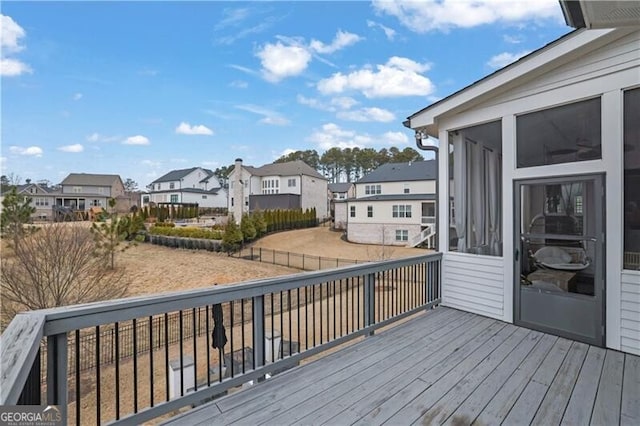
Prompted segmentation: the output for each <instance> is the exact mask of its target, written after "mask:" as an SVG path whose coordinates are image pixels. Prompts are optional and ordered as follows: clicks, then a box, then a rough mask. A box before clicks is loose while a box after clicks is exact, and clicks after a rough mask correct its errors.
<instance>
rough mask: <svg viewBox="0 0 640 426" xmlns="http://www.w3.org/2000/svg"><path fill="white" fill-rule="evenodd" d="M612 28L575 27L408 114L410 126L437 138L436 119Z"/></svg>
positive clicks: (465, 106) (499, 88)
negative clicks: (492, 71)
mask: <svg viewBox="0 0 640 426" xmlns="http://www.w3.org/2000/svg"><path fill="white" fill-rule="evenodd" d="M614 31H616V30H615V29H600V30H589V31H586V30H576V31H573V32H571V33H568V34H566V35H564V36H562V37H560V38H559V39H557V40H555V41H553V42H551V43H549V44H548V45H546V46H544V47H542V48H540V49H538V50H536V51H534V52H532V53H530V54H529V55H527V56H525V57H523V58H521V59H520V60H518V61H516V62H514V63H512V64H510V65H507V66H506V67H504V68H502V69H500V70H498V71H496V72H494V73H492V74H490V75H488V76H486V77H484V78H483V79H481V80H478V81H476V82H474V83H472V84H471V85H469V86H467V87H465V88H463V89H461V90H459V91H457V92H455V93H453V94H452V95H450V96H448V97H446V98H444V99H441V100H440V101H438V102H436V103H434V104H431V105H429V106H428V107H426V108H424V109H422V110H420V111H418V112H416V113H414V114H413V115H411V116H410V117H408V121H409V127H410V128H411V129H414V130H421V131H424V132H426V133H427V134H428V135H429V136H432V137H435V138H438V136H439V135H438V132H439V125H438V121H439V120H440V119H441V118H442V117H443V116H445V115H449V114H452V113H455V112H457V111H460V110H462V109H465V108H468V107H469V106H470V105H471V104H473V103H478V102H479V101H481V100H483V99H485V98H488V97H489V96H490V94H494V93H495V92H496V91H497V90H500V91H506V90H508V89H510V88H511V86H512V85H514V82H517V81H520V80H521V79H522V78H523V77H524V76H526V75H529V74H532V73H533V72H534V71H537V70H540V69H541V68H544V67H545V66H547V65H549V64H551V63H553V62H556V61H557V60H559V59H560V58H563V57H564V56H565V55H567V54H568V53H570V52H572V51H574V50H575V49H577V48H579V47H581V46H584V45H587V44H589V43H591V42H593V41H596V40H598V39H601V38H603V37H606V36H607V35H609V34H611V33H612V32H614Z"/></svg>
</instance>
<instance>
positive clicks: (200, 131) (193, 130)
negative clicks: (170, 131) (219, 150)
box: [176, 121, 213, 136]
mask: <svg viewBox="0 0 640 426" xmlns="http://www.w3.org/2000/svg"><path fill="white" fill-rule="evenodd" d="M176 133H177V134H179V135H207V136H210V135H213V130H211V129H210V128H208V127H206V126H203V125H202V124H199V125H194V126H192V125H190V124H189V123H185V122H184V121H183V122H182V123H180V124H179V125H178V127H176Z"/></svg>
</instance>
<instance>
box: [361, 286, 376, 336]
mask: <svg viewBox="0 0 640 426" xmlns="http://www.w3.org/2000/svg"><path fill="white" fill-rule="evenodd" d="M375 284H376V276H375V274H366V275H365V276H364V286H363V290H364V304H365V306H364V307H363V311H364V326H365V327H368V326H370V325H373V324H375V321H376V317H375V309H376V301H375V293H376V292H375ZM369 336H373V331H372V332H371V333H369Z"/></svg>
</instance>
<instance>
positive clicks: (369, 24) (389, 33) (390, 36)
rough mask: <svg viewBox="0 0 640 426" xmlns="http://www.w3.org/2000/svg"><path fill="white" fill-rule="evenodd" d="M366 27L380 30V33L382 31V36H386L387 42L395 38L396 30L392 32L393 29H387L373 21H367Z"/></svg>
mask: <svg viewBox="0 0 640 426" xmlns="http://www.w3.org/2000/svg"><path fill="white" fill-rule="evenodd" d="M367 27H369V28H380V29H381V30H382V31H384V35H385V36H387V39H388V40H393V39H394V38H395V36H396V30H394V29H393V28H389V27H387V26H384V25H382V24H380V23H378V22H375V21H369V20H367Z"/></svg>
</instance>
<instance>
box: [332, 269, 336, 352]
mask: <svg viewBox="0 0 640 426" xmlns="http://www.w3.org/2000/svg"><path fill="white" fill-rule="evenodd" d="M332 285H333V340H335V339H336V322H337V321H336V319H337V316H336V281H335V280H334V281H332Z"/></svg>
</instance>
